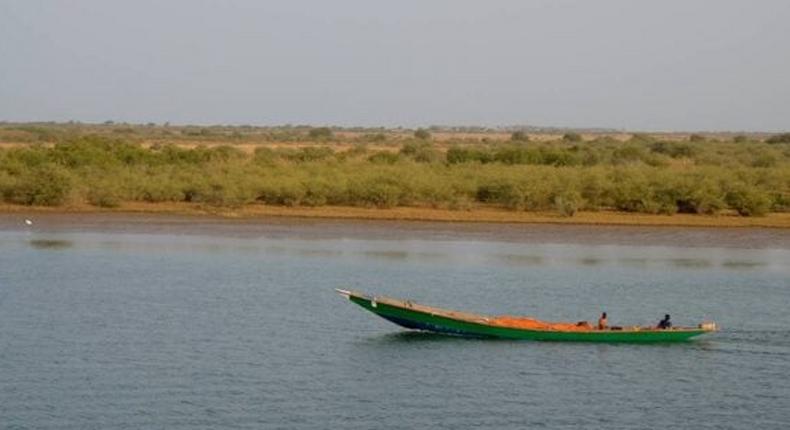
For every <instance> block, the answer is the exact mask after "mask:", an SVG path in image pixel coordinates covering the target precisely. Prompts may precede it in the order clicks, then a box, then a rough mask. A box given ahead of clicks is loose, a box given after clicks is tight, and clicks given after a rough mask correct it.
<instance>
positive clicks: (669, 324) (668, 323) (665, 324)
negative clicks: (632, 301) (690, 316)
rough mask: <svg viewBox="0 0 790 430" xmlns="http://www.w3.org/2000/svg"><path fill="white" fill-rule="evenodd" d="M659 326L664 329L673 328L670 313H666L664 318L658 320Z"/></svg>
mask: <svg viewBox="0 0 790 430" xmlns="http://www.w3.org/2000/svg"><path fill="white" fill-rule="evenodd" d="M658 328H660V329H664V330H666V329H668V328H672V321H670V320H669V314H666V315H664V319H662V320H661V321H659V322H658Z"/></svg>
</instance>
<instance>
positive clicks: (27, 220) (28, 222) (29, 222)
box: [25, 219, 33, 225]
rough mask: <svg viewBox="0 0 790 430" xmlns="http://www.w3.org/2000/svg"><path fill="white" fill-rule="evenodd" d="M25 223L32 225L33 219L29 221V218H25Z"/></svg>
mask: <svg viewBox="0 0 790 430" xmlns="http://www.w3.org/2000/svg"><path fill="white" fill-rule="evenodd" d="M25 224H27V225H33V221H30V220H29V219H26V220H25Z"/></svg>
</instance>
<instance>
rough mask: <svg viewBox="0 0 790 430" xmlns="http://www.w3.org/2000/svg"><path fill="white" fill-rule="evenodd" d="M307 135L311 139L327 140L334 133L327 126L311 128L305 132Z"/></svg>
mask: <svg viewBox="0 0 790 430" xmlns="http://www.w3.org/2000/svg"><path fill="white" fill-rule="evenodd" d="M307 137H309V138H310V139H313V140H328V139H332V138H333V137H334V133H333V132H332V129H331V128H329V127H318V128H311V129H310V131H308V132H307Z"/></svg>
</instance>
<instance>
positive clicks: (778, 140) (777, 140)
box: [765, 133, 790, 144]
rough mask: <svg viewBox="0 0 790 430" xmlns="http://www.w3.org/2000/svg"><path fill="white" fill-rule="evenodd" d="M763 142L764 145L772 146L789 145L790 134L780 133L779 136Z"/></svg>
mask: <svg viewBox="0 0 790 430" xmlns="http://www.w3.org/2000/svg"><path fill="white" fill-rule="evenodd" d="M765 142H766V143H772V144H775V143H790V133H781V134H776V135H773V136H771V137H769V138H768V139H765Z"/></svg>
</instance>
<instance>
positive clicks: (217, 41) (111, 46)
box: [0, 0, 790, 131]
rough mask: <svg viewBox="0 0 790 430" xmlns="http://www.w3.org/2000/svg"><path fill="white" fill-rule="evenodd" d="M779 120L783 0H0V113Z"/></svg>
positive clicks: (789, 29)
mask: <svg viewBox="0 0 790 430" xmlns="http://www.w3.org/2000/svg"><path fill="white" fill-rule="evenodd" d="M71 119H73V120H81V121H90V122H96V121H104V120H110V119H111V120H115V121H128V122H149V121H152V122H157V123H162V122H165V121H170V122H171V123H193V124H220V123H223V124H261V125H272V124H285V123H293V124H314V125H321V124H335V125H386V126H395V125H405V126H417V125H430V124H450V125H505V124H532V125H552V126H597V127H613V128H627V129H640V130H767V131H778V130H787V129H790V1H787V0H777V1H767V0H766V1H746V0H743V1H724V0H710V1H701V0H663V1H638V0H621V1H612V0H595V1H590V0H579V1H563V0H545V1H529V0H514V1H491V0H489V1H484V0H477V1H461V0H447V1H431V0H418V1H410V0H397V1H375V0H360V1H345V0H332V1H318V0H317V1H295V0H288V1H262V0H259V1H230V0H227V1H198V0H152V1H148V0H146V1H141V0H134V1H132V0H129V1H109V0H84V1H77V0H74V1H65V0H63V1H55V0H52V1H31V0H0V120H6V121H31V120H54V121H67V120H71Z"/></svg>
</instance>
